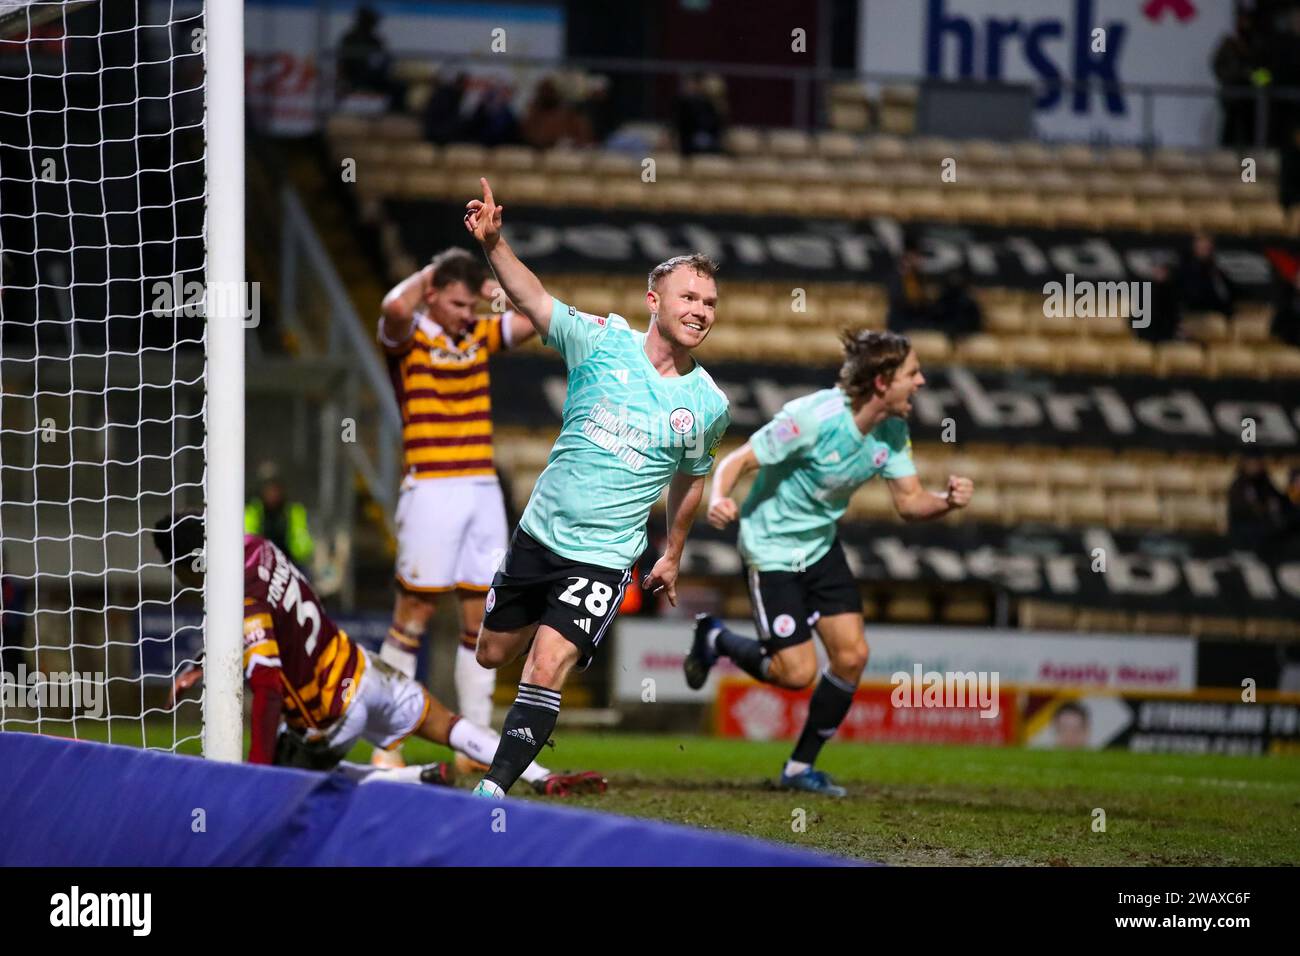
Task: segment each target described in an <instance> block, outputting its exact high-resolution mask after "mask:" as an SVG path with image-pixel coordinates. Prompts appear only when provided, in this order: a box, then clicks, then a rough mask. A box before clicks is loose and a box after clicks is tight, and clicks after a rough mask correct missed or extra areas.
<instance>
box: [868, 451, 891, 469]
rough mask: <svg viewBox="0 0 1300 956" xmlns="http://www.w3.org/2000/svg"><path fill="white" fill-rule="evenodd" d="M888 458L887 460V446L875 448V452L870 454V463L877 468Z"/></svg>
mask: <svg viewBox="0 0 1300 956" xmlns="http://www.w3.org/2000/svg"><path fill="white" fill-rule="evenodd" d="M888 460H889V449H888V448H877V449H876V453H875V454H874V455H872V456H871V463H872V464H873V465H875V466H876V467H877V468H879V467H880V466H881V465H883V464H884V463H885V462H887V461H888Z"/></svg>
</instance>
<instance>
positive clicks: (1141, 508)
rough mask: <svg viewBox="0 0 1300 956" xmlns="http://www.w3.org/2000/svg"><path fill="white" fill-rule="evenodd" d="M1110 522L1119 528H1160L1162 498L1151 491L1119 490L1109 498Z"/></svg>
mask: <svg viewBox="0 0 1300 956" xmlns="http://www.w3.org/2000/svg"><path fill="white" fill-rule="evenodd" d="M1106 504H1107V512H1108V514H1109V516H1110V523H1111V524H1112V525H1114V526H1115V527H1118V528H1158V527H1160V525H1161V523H1162V515H1161V512H1160V500H1159V499H1158V498H1156V496H1155V495H1154V494H1152V493H1151V492H1149V491H1119V492H1116V493H1115V494H1113V495H1111V496H1110V497H1109V498H1108V499H1107V502H1106Z"/></svg>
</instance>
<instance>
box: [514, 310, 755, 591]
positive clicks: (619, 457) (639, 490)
mask: <svg viewBox="0 0 1300 956" xmlns="http://www.w3.org/2000/svg"><path fill="white" fill-rule="evenodd" d="M645 338H646V337H645V333H644V332H637V331H634V330H633V329H631V328H630V327H629V326H628V324H627V320H626V319H624V318H622V317H621V316H618V315H609V316H596V315H588V314H587V313H585V312H579V311H578V310H577V309H575V308H573V307H572V306H569V305H566V304H565V303H563V302H561V301H559V300H558V299H556V300H554V305H553V307H552V309H551V328H550V332H549V334H548V335H547V338H546V344H547V345H549V346H550V347H551V348H553V349H555V350H556V351H558V352H559V353H560V354H561V355H562V356H563V357H564V363H565V365H567V366H568V369H569V387H568V392H567V394H566V395H565V399H564V423H563V425H562V426H561V429H560V437H559V438H557V439H556V440H555V446H554V447H553V448H552V449H551V455H550V457H549V458H548V459H547V461H546V469H545V470H544V471H543V472H542V473H541V475H540V476H539V477H538V479H537V484H536V485H534V486H533V493H532V495H531V496H530V497H529V499H528V507H527V508H526V509H525V510H524V514H523V517H522V518H520V520H519V526H520V527H521V528H523V529H524V531H526V532H528V534H530V535H532V536H533V537H534V538H536V539H537V540H538V541H540V542H541V543H542V544H543V545H545V546H546V547H547V548H549V549H550V550H551V551H554V552H555V553H556V554H558V555H561V556H562V557H565V558H569V559H570V560H573V561H581V562H582V563H584V564H594V565H596V566H597V567H603V568H611V569H615V570H624V569H626V568H629V567H631V565H632V563H633V562H634V561H636V559H637V558H638V557H640V556H641V552H642V551H644V550H645V546H646V521H647V519H648V518H649V516H650V509H651V507H653V506H654V503H655V502H656V501H658V500H659V498H660V496H661V495H662V494H663V493H664V489H666V488H667V487H668V484H669V482H671V481H672V478H673V475H675V474H676V473H677V472H679V471H681V472H686V473H687V474H691V475H707V474H708V473H709V469H710V468H712V467H713V460H714V457H715V456H716V454H717V451H718V444H719V443H720V442H721V440H722V434H723V432H725V431H726V430H727V425H728V424H729V423H730V421H731V418H730V415H729V414H728V411H727V396H726V395H724V394H723V392H722V390H721V389H720V388H718V386H717V385H715V384H714V383H713V379H712V378H710V377H709V373H708V372H706V371H704V367H703V366H701V365H700V364H699V363H698V362H697V363H696V364H695V367H694V368H693V369H691V371H690V372H688V373H687V374H685V375H682V376H674V377H665V376H662V375H660V374H659V372H658V371H657V370H656V369H655V367H654V366H653V365H651V364H650V359H649V358H647V357H646V354H645Z"/></svg>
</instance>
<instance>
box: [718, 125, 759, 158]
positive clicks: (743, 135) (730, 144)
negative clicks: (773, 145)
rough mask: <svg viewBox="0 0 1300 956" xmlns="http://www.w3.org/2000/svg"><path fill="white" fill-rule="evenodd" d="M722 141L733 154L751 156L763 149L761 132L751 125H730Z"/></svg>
mask: <svg viewBox="0 0 1300 956" xmlns="http://www.w3.org/2000/svg"><path fill="white" fill-rule="evenodd" d="M723 143H724V145H725V147H726V150H727V152H729V153H731V154H732V155H733V156H752V155H754V154H755V153H760V152H762V151H763V134H762V133H761V131H759V130H758V129H757V128H755V127H753V126H732V127H730V128H729V129H728V130H727V132H726V134H725V136H724V137H723Z"/></svg>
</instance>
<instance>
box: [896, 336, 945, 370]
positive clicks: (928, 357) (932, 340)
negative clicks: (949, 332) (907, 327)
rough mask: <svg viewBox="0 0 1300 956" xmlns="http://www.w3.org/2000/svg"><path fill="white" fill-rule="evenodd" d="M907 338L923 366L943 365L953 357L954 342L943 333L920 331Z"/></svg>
mask: <svg viewBox="0 0 1300 956" xmlns="http://www.w3.org/2000/svg"><path fill="white" fill-rule="evenodd" d="M907 337H908V340H909V341H911V343H912V348H913V349H914V350H915V351H916V357H917V360H918V361H920V362H921V364H922V365H942V364H945V363H947V362H948V361H949V360H950V359H951V357H952V342H951V341H950V340H949V339H948V336H946V335H944V333H942V332H937V331H933V330H929V329H918V330H917V331H915V332H910V333H908V336H907Z"/></svg>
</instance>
